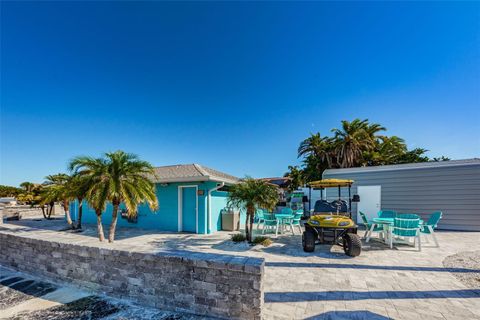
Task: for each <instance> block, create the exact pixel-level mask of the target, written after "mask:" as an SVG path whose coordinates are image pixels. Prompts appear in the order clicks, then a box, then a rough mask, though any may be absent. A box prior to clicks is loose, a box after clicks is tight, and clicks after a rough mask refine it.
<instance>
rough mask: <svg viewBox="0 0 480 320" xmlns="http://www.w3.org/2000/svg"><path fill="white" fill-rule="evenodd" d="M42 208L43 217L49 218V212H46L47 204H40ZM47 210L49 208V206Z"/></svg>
mask: <svg viewBox="0 0 480 320" xmlns="http://www.w3.org/2000/svg"><path fill="white" fill-rule="evenodd" d="M40 208H41V209H42V214H43V217H44V218H45V219H47V213H46V212H45V206H44V205H43V204H42V205H41V206H40ZM47 210H48V208H47Z"/></svg>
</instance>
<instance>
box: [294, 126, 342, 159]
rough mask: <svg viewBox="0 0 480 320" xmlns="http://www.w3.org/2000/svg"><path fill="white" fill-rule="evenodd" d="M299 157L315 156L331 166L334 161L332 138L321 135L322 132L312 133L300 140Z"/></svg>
mask: <svg viewBox="0 0 480 320" xmlns="http://www.w3.org/2000/svg"><path fill="white" fill-rule="evenodd" d="M297 154H298V156H297V157H298V158H300V157H308V156H314V157H315V158H317V159H319V160H320V161H322V162H325V163H327V164H328V167H330V166H331V162H332V155H333V154H332V139H331V138H329V137H321V136H320V132H317V133H315V134H313V133H312V134H310V137H308V138H307V139H305V140H303V141H302V142H300V146H299V147H298V152H297Z"/></svg>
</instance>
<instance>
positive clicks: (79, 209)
mask: <svg viewBox="0 0 480 320" xmlns="http://www.w3.org/2000/svg"><path fill="white" fill-rule="evenodd" d="M77 200H78V221H77V229H82V214H83V199H82V198H78V199H77Z"/></svg>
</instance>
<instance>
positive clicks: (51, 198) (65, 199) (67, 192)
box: [43, 173, 75, 229]
mask: <svg viewBox="0 0 480 320" xmlns="http://www.w3.org/2000/svg"><path fill="white" fill-rule="evenodd" d="M45 179H46V181H45V183H44V185H45V193H44V197H43V202H44V203H54V202H57V201H60V202H61V203H62V206H63V210H64V212H65V218H66V219H67V223H68V225H69V226H70V228H72V229H74V227H75V226H74V225H73V221H72V217H71V216H70V200H72V198H73V197H72V193H71V177H70V176H69V175H68V174H65V173H58V174H54V175H49V176H46V177H45Z"/></svg>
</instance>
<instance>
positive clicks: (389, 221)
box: [365, 218, 424, 244]
mask: <svg viewBox="0 0 480 320" xmlns="http://www.w3.org/2000/svg"><path fill="white" fill-rule="evenodd" d="M394 221H395V218H373V219H372V226H371V227H370V232H369V235H368V237H367V239H366V240H365V242H368V241H370V236H371V235H372V232H373V229H374V227H375V226H376V225H377V226H380V225H381V226H383V230H384V234H385V239H384V240H385V243H387V244H388V243H389V242H388V240H389V239H388V237H389V235H390V232H389V231H390V227H391V226H393V223H394ZM423 223H424V222H423V220H422V219H420V225H423Z"/></svg>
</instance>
